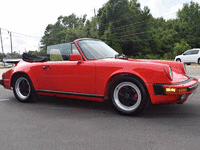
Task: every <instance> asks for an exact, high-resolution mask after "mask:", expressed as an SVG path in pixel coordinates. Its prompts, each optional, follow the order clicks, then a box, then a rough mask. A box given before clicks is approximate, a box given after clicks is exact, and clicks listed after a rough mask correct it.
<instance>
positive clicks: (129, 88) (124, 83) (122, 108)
mask: <svg viewBox="0 0 200 150" xmlns="http://www.w3.org/2000/svg"><path fill="white" fill-rule="evenodd" d="M110 99H111V101H112V105H113V107H114V109H115V110H116V111H117V112H118V113H120V114H122V115H136V114H139V113H140V112H142V111H143V110H144V109H145V108H146V107H147V105H148V103H149V96H148V92H147V91H146V89H145V87H144V86H143V84H141V82H140V81H138V80H137V79H135V78H132V77H129V76H128V77H127V76H125V77H121V78H119V79H117V80H116V81H114V82H113V84H112V86H111V89H110Z"/></svg>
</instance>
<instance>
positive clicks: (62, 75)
mask: <svg viewBox="0 0 200 150" xmlns="http://www.w3.org/2000/svg"><path fill="white" fill-rule="evenodd" d="M41 67H42V70H43V73H42V74H43V75H42V76H41V77H40V80H41V81H43V82H42V83H43V84H41V85H40V86H39V89H40V90H46V91H47V92H48V91H51V92H52V91H53V92H70V93H85V94H95V65H94V63H93V61H87V62H83V61H82V62H78V61H49V62H46V63H45V64H44V65H43V66H41Z"/></svg>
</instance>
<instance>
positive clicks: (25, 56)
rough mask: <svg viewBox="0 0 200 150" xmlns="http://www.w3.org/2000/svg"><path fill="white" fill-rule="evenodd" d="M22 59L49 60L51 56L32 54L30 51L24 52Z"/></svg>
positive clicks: (30, 60) (31, 60)
mask: <svg viewBox="0 0 200 150" xmlns="http://www.w3.org/2000/svg"><path fill="white" fill-rule="evenodd" d="M22 60H23V61H27V62H44V61H48V60H49V58H48V57H47V56H39V55H31V54H28V53H23V55H22Z"/></svg>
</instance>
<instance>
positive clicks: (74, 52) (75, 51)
mask: <svg viewBox="0 0 200 150" xmlns="http://www.w3.org/2000/svg"><path fill="white" fill-rule="evenodd" d="M72 54H80V53H79V51H78V49H77V48H76V46H75V44H72Z"/></svg>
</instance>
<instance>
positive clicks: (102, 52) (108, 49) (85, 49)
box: [76, 39, 119, 60]
mask: <svg viewBox="0 0 200 150" xmlns="http://www.w3.org/2000/svg"><path fill="white" fill-rule="evenodd" d="M76 42H77V45H78V47H79V48H80V50H81V52H82V54H83V55H84V57H85V58H86V59H87V60H98V59H106V58H115V56H116V55H117V54H119V53H118V52H117V51H115V50H114V49H113V48H111V47H110V46H109V45H107V44H106V43H105V42H104V41H101V40H98V39H79V40H77V41H76ZM82 42H88V43H89V42H91V44H90V45H89V44H88V45H87V46H86V47H83V45H84V44H83V43H82ZM92 42H100V43H99V45H96V46H94V45H93V43H92ZM101 43H102V44H103V45H102V44H101ZM104 44H105V45H104ZM91 46H92V47H91ZM98 46H103V47H104V48H106V49H104V50H102V49H101V50H100V48H99V49H97V47H98ZM89 47H91V48H93V49H92V50H91V51H90V52H89V50H88V48H89ZM96 49H97V50H96ZM93 50H96V52H97V53H98V54H97V55H96V54H95V51H93ZM87 52H89V53H90V54H88V53H87ZM91 52H92V53H93V54H92V53H91ZM107 52H108V53H107ZM109 52H110V53H109ZM89 55H93V56H89ZM94 55H96V56H94ZM100 55H101V57H100ZM103 55H104V56H103ZM105 55H107V56H105ZM92 57H93V58H92Z"/></svg>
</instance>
